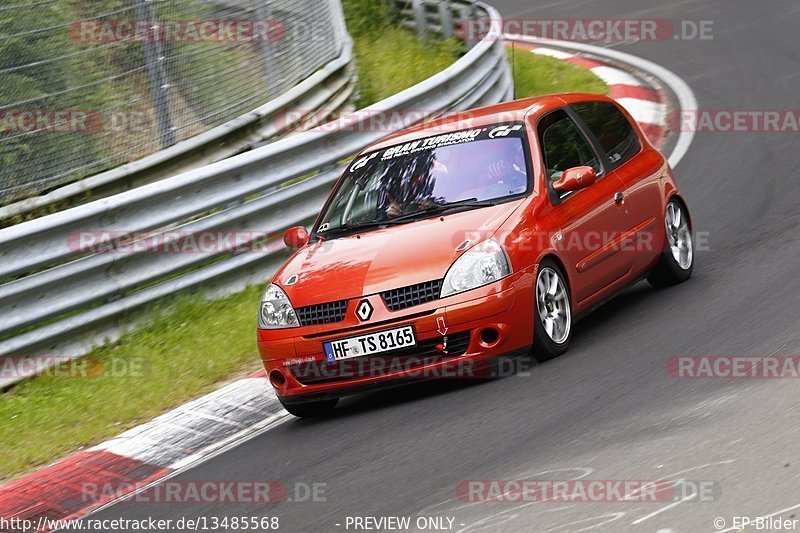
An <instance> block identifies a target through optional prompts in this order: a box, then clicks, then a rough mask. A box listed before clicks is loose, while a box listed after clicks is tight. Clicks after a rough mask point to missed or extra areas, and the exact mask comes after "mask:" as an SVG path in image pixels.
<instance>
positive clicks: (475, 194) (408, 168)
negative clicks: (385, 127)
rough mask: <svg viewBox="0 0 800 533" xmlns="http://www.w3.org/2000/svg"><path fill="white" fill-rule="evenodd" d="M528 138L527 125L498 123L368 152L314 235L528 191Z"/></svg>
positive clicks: (352, 168) (487, 202) (476, 204)
mask: <svg viewBox="0 0 800 533" xmlns="http://www.w3.org/2000/svg"><path fill="white" fill-rule="evenodd" d="M523 134H524V128H523V126H522V123H508V124H496V125H493V126H487V127H480V128H474V129H470V130H463V131H459V132H454V133H447V134H442V135H436V136H432V137H426V138H423V139H418V140H415V141H412V142H408V143H405V144H399V145H396V146H392V147H389V148H385V149H383V150H378V151H375V152H370V153H367V154H364V155H362V156H361V157H359V158H358V159H356V160H355V161H353V163H352V164H351V165H350V167H349V168H348V169H347V170H346V171H345V175H344V177H343V179H342V180H341V182H340V185H339V187H338V188H337V190H336V192H335V193H334V195H333V198H332V199H331V201H330V202H329V204H328V207H327V209H326V210H325V211H324V213H323V216H322V217H321V218H320V224H319V227H318V228H317V229H316V232H317V233H318V234H320V235H321V236H323V237H324V236H325V234H326V233H333V232H334V231H336V230H344V229H353V228H357V227H367V226H370V225H377V224H382V223H385V224H390V223H392V222H393V221H396V222H397V223H399V222H400V221H409V220H414V214H419V215H420V216H424V215H426V214H431V213H439V212H442V211H443V208H447V207H452V208H456V207H457V208H459V209H468V208H477V207H480V206H482V205H490V204H492V203H495V202H499V201H502V200H504V199H506V198H509V197H513V196H516V195H519V194H522V193H525V192H527V191H528V184H529V181H530V180H529V178H528V174H529V173H528V165H527V162H526V158H525V150H524V143H523ZM456 202H458V204H459V205H457V206H451V205H450V204H454V203H456Z"/></svg>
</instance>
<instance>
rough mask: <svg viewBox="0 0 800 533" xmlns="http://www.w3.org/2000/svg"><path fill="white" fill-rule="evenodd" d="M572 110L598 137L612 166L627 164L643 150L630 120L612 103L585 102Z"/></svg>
mask: <svg viewBox="0 0 800 533" xmlns="http://www.w3.org/2000/svg"><path fill="white" fill-rule="evenodd" d="M572 108H573V109H574V110H575V112H576V113H577V114H578V116H579V117H581V119H582V120H583V121H584V122H585V123H586V125H587V126H588V127H589V129H590V130H591V131H592V133H593V134H594V136H595V137H597V140H598V141H599V142H600V146H601V147H602V148H603V150H605V152H606V154H607V155H608V163H609V165H610V166H612V167H617V166H619V165H621V164H623V163H625V162H626V161H628V160H629V159H630V158H632V157H633V156H635V155H636V154H638V153H639V150H641V148H642V146H641V144H640V143H639V137H638V136H637V135H636V132H635V131H634V130H633V128H632V127H631V125H630V123H629V122H628V119H627V118H625V115H623V114H622V112H621V111H620V110H619V109H617V106H615V105H614V104H612V103H611V102H585V103H582V104H575V105H573V106H572Z"/></svg>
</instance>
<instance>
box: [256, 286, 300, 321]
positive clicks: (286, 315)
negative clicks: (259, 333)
mask: <svg viewBox="0 0 800 533" xmlns="http://www.w3.org/2000/svg"><path fill="white" fill-rule="evenodd" d="M299 325H300V323H299V322H298V321H297V315H296V314H295V312H294V308H293V307H292V303H291V302H290V301H289V297H288V296H286V293H285V292H283V289H281V288H280V287H278V286H277V285H274V284H270V286H269V287H267V290H265V291H264V295H263V296H262V297H261V307H260V308H259V311H258V327H259V328H261V329H282V328H296V327H297V326H299Z"/></svg>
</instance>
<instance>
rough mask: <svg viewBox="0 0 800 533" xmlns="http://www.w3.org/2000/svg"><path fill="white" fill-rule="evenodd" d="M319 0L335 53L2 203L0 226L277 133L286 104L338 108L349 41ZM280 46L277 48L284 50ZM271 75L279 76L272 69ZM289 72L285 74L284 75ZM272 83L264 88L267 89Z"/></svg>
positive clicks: (346, 86) (291, 125) (317, 115)
mask: <svg viewBox="0 0 800 533" xmlns="http://www.w3.org/2000/svg"><path fill="white" fill-rule="evenodd" d="M320 3H324V4H325V5H326V6H328V8H326V10H325V11H326V12H330V13H332V14H333V17H332V22H333V23H332V24H328V25H330V26H332V31H333V35H334V36H335V37H333V38H332V39H331V40H332V41H333V42H332V43H331V44H333V45H336V54H337V55H336V57H334V58H333V59H331V60H330V61H328V62H327V63H325V64H323V65H321V68H318V69H315V72H313V73H312V74H310V75H309V76H308V77H306V78H305V79H303V80H302V81H301V82H299V83H297V84H296V85H294V86H293V87H292V88H290V89H287V90H286V91H285V92H283V93H281V94H280V96H278V97H276V98H274V99H272V100H270V101H269V102H267V103H265V104H263V105H261V106H259V107H258V108H256V109H253V110H252V111H250V112H248V113H246V114H244V115H241V116H238V117H236V118H235V119H233V120H230V121H228V122H225V123H224V124H221V125H219V126H217V127H215V128H213V129H210V130H208V131H205V132H203V133H199V134H197V135H194V136H192V137H190V138H188V139H186V140H182V141H180V142H178V143H177V144H174V145H172V146H170V147H169V148H165V149H163V150H160V151H158V152H155V153H153V154H151V155H148V156H146V157H143V158H142V159H139V160H137V161H133V162H131V163H127V164H124V165H121V166H119V167H117V168H114V169H112V170H108V171H106V172H102V173H99V174H96V175H94V176H91V177H88V178H84V179H81V180H78V181H75V182H72V183H69V184H67V185H64V186H61V187H58V188H56V189H53V190H51V191H50V192H48V193H46V194H43V195H40V196H35V197H32V198H28V199H25V200H20V201H18V202H15V203H11V204H8V205H5V206H2V207H0V227H3V226H8V225H12V223H13V221H14V220H16V219H17V218H18V217H22V218H23V219H24V218H29V217H30V214H31V213H35V212H37V211H42V210H53V211H55V210H56V209H55V207H56V206H57V207H59V208H63V207H64V206H67V207H69V206H74V205H77V204H80V203H85V202H86V201H87V198H88V200H96V199H100V198H104V197H107V196H111V195H113V194H117V193H120V192H123V191H126V190H131V189H135V188H137V187H140V186H142V185H145V184H147V183H152V182H155V181H158V180H160V179H163V178H165V177H169V176H174V175H175V174H177V173H180V172H186V171H189V170H193V169H196V168H200V167H202V166H205V165H208V164H211V163H214V162H216V161H221V160H223V159H226V158H228V157H231V156H234V155H236V154H240V153H242V152H244V151H247V150H249V149H251V148H252V147H253V146H254V145H256V144H258V143H261V142H263V141H265V140H274V139H277V138H279V137H280V136H282V135H284V134H286V133H288V132H290V131H292V130H295V129H298V128H301V127H302V124H303V119H304V117H302V116H301V115H299V114H294V113H293V114H287V110H298V109H302V110H307V111H308V112H309V113H312V114H313V118H314V119H315V120H321V119H324V118H326V117H327V116H329V115H334V114H337V113H340V112H342V111H344V110H345V108H346V106H347V105H349V102H350V97H351V96H352V94H353V92H354V91H355V85H356V76H355V64H354V61H353V54H352V44H351V43H350V42H349V41H350V38H349V36H348V35H347V30H346V28H345V27H344V15H343V14H342V13H341V5H340V4H339V2H338V1H331V0H325V1H324V2H320ZM270 46H272V45H270ZM328 48H330V46H329V47H328ZM286 52H287V50H284V51H283V53H284V55H285V53H286ZM286 68H288V67H286ZM275 77H276V78H278V77H280V76H278V75H277V74H276V76H275ZM289 78H290V77H289V76H286V79H289ZM281 79H283V78H281ZM277 89H278V87H271V88H270V90H271V91H273V90H274V91H277ZM316 110H321V112H316Z"/></svg>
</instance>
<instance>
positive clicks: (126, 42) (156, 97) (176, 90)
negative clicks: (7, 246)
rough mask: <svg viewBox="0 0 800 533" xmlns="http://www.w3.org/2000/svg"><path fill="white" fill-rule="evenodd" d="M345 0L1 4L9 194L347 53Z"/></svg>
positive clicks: (167, 140) (124, 153)
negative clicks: (343, 51)
mask: <svg viewBox="0 0 800 533" xmlns="http://www.w3.org/2000/svg"><path fill="white" fill-rule="evenodd" d="M338 2H339V0H25V1H24V2H23V1H21V0H4V1H3V2H2V4H0V204H4V203H8V202H11V201H14V200H17V199H20V198H25V197H30V196H33V195H36V194H40V193H42V192H45V191H48V190H51V189H53V188H56V187H58V186H60V185H64V184H66V183H69V182H73V181H75V180H78V179H81V178H84V177H86V176H89V175H93V174H97V173H99V172H102V171H104V170H107V169H110V168H113V167H116V166H118V165H120V164H123V163H126V162H129V161H134V160H136V159H139V158H141V157H143V156H146V155H148V154H151V153H153V152H155V151H158V150H160V149H163V148H166V147H168V146H171V145H173V144H175V143H177V142H180V141H182V140H184V139H187V138H189V137H191V136H193V135H197V134H198V133H201V132H204V131H206V130H209V129H211V128H213V127H215V126H218V125H220V124H223V123H225V122H227V121H229V120H231V119H233V118H235V117H238V116H240V115H242V114H244V113H247V112H248V111H251V110H253V109H255V108H256V107H258V106H260V105H262V104H264V103H265V102H267V101H270V100H272V99H274V98H275V97H277V96H278V95H280V94H281V93H283V92H285V91H286V90H287V89H289V88H290V87H292V86H293V85H295V84H296V83H298V82H299V81H301V80H303V79H304V78H306V77H308V76H309V75H310V74H312V73H314V71H315V70H317V69H318V68H319V67H320V66H322V65H324V64H325V63H326V62H328V61H330V60H331V59H332V58H334V57H336V55H337V53H338V51H339V49H340V46H341V45H342V39H343V33H344V22H343V20H342V17H341V8H340V6H339V5H338Z"/></svg>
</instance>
